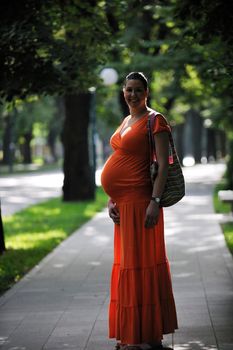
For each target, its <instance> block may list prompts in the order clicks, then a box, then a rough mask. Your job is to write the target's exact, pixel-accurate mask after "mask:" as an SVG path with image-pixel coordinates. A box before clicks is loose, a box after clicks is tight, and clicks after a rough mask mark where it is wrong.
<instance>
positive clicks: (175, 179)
mask: <svg viewBox="0 0 233 350" xmlns="http://www.w3.org/2000/svg"><path fill="white" fill-rule="evenodd" d="M158 114H160V115H161V113H157V112H154V113H153V114H149V117H148V122H147V129H148V136H149V146H150V175H151V181H152V185H153V184H154V181H155V178H156V176H157V174H158V167H159V165H158V162H157V159H156V149H155V142H154V136H153V131H152V130H153V126H154V123H155V118H156V116H157V115H158ZM184 195H185V182H184V176H183V173H182V168H181V165H180V162H179V158H178V156H177V153H176V149H175V145H174V141H173V137H172V133H171V132H169V166H168V175H167V181H166V184H165V187H164V192H163V194H162V197H161V200H160V206H162V207H170V206H171V205H174V204H176V203H177V202H179V201H180V200H181V199H182V198H183V197H184Z"/></svg>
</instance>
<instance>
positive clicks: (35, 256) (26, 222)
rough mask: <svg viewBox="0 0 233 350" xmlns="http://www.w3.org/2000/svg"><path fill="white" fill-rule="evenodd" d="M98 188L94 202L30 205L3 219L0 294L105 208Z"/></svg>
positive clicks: (101, 191) (57, 200)
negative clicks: (4, 245)
mask: <svg viewBox="0 0 233 350" xmlns="http://www.w3.org/2000/svg"><path fill="white" fill-rule="evenodd" d="M106 203H107V196H106V194H105V193H104V192H103V190H102V189H101V188H98V189H97V191H96V200H95V201H84V202H68V203H67V202H62V200H61V198H55V199H51V200H49V201H47V202H44V203H41V204H37V205H33V206H31V207H29V208H27V209H24V210H22V211H20V212H18V213H16V214H14V215H12V216H8V217H5V218H3V225H4V231H5V243H6V248H7V251H6V252H5V253H4V254H3V255H1V256H0V293H2V292H4V291H5V290H7V289H8V288H10V287H11V286H12V285H13V284H14V283H15V282H16V281H18V280H19V279H20V278H21V277H22V276H23V275H24V274H25V273H26V272H28V271H29V270H30V269H31V268H32V267H33V266H35V265H36V264H37V263H38V262H39V261H40V260H41V259H42V258H43V257H44V256H45V255H47V254H48V253H49V252H50V251H51V250H52V249H54V248H55V247H56V246H57V245H58V244H59V243H60V242H61V241H63V240H64V239H65V238H66V237H68V236H69V235H70V234H71V233H72V232H73V231H75V230H76V229H77V228H79V227H80V226H81V225H82V224H84V223H85V222H86V221H88V220H89V219H90V218H92V217H93V216H94V214H95V213H96V212H98V211H100V210H101V209H102V208H104V207H105V206H106Z"/></svg>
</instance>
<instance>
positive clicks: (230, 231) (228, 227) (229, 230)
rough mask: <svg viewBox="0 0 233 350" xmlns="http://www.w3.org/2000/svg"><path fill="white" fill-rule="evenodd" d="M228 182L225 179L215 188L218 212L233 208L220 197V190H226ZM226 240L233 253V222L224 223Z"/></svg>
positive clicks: (227, 211) (215, 201) (225, 211)
mask: <svg viewBox="0 0 233 350" xmlns="http://www.w3.org/2000/svg"><path fill="white" fill-rule="evenodd" d="M225 189H226V184H225V181H224V179H223V180H222V181H221V182H220V183H219V184H218V185H217V186H216V187H215V190H214V208H215V211H216V212H217V213H229V212H230V210H231V207H230V204H227V203H222V202H221V201H219V199H218V191H221V190H225ZM222 229H223V233H224V236H225V240H226V243H227V246H228V248H229V250H230V252H231V253H232V254H233V223H232V222H231V223H226V224H222Z"/></svg>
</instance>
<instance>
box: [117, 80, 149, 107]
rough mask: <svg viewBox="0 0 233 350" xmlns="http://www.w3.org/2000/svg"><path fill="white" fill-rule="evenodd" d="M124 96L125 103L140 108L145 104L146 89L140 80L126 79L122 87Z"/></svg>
mask: <svg viewBox="0 0 233 350" xmlns="http://www.w3.org/2000/svg"><path fill="white" fill-rule="evenodd" d="M123 92H124V98H125V102H126V103H127V105H128V106H129V107H131V108H140V107H143V106H144V105H145V104H146V100H147V97H148V90H145V88H144V85H143V83H142V81H141V80H136V79H130V80H127V82H126V85H125V86H124V89H123Z"/></svg>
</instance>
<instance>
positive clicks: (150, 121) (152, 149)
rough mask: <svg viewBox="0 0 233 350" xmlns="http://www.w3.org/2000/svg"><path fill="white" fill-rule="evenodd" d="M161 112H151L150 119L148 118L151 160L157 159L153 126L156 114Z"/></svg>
mask: <svg viewBox="0 0 233 350" xmlns="http://www.w3.org/2000/svg"><path fill="white" fill-rule="evenodd" d="M157 114H159V113H158V112H156V111H155V112H153V113H152V114H151V113H149V115H148V120H147V130H148V138H149V155H150V162H153V160H154V159H156V152H155V140H154V137H153V132H152V130H153V127H154V123H155V118H156V115H157Z"/></svg>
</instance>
